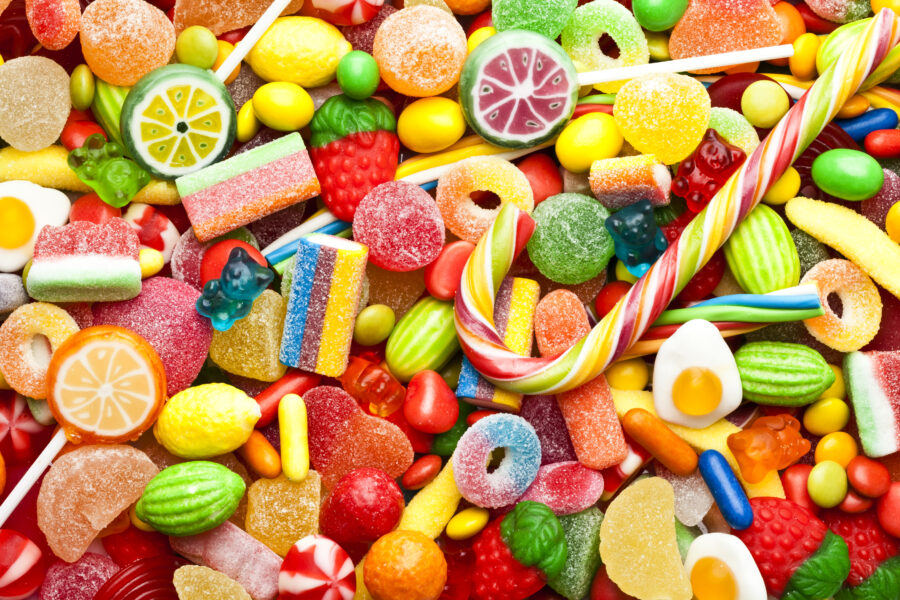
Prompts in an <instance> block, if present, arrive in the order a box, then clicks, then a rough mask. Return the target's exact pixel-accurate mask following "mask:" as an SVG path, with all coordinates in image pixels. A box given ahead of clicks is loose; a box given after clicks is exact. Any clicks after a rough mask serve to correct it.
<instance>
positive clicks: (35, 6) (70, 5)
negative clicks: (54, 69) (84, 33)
mask: <svg viewBox="0 0 900 600" xmlns="http://www.w3.org/2000/svg"><path fill="white" fill-rule="evenodd" d="M25 14H26V16H27V17H28V24H29V25H31V32H32V33H33V34H34V37H36V38H37V40H38V41H39V42H40V43H41V45H42V46H43V47H44V48H47V49H48V50H62V49H63V48H65V47H66V46H68V45H69V44H70V43H71V42H72V40H74V39H75V36H76V35H78V29H79V27H80V26H81V6H80V5H79V3H78V0H25Z"/></svg>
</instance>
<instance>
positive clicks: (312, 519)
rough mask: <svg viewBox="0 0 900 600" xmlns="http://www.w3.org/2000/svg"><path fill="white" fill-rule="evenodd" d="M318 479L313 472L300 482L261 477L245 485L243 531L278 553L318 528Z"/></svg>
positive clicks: (319, 489) (286, 551)
mask: <svg viewBox="0 0 900 600" xmlns="http://www.w3.org/2000/svg"><path fill="white" fill-rule="evenodd" d="M321 493H322V480H321V478H320V477H319V474H318V473H316V472H315V471H310V472H309V476H308V477H307V478H306V479H304V480H303V481H288V479H287V478H286V477H285V476H284V474H281V475H279V476H278V477H276V478H275V479H266V478H265V477H262V478H260V479H257V480H256V481H254V482H253V484H251V485H250V487H249V488H247V517H246V520H245V529H246V531H247V533H249V534H250V535H252V536H253V537H255V538H256V539H258V540H259V541H261V542H262V543H263V544H265V545H266V546H268V547H269V548H271V549H272V551H273V552H275V553H276V554H278V555H279V556H282V557H283V556H284V555H285V554H287V553H288V550H290V549H291V546H293V545H294V543H296V541H297V540H299V539H301V538H304V537H306V536H308V535H311V534H314V533H316V532H317V531H318V530H319V506H320V504H321V500H322V498H321Z"/></svg>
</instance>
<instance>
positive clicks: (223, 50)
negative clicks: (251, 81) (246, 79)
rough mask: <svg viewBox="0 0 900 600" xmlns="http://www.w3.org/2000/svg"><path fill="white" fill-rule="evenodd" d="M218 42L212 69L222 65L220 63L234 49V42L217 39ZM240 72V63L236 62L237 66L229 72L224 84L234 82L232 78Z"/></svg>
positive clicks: (235, 77)
mask: <svg viewBox="0 0 900 600" xmlns="http://www.w3.org/2000/svg"><path fill="white" fill-rule="evenodd" d="M217 42H218V44H219V54H218V55H216V62H215V64H214V65H213V68H212V70H213V71H215V70H216V69H218V68H219V67H221V66H222V63H223V62H225V59H226V58H228V55H229V54H231V53H232V51H234V44H230V43H228V42H226V41H225V40H217ZM240 73H241V63H238V66H236V67H235V68H234V71H232V72H231V75H229V76H228V77H227V78H226V79H225V81H224V83H225V85H230V84H232V83H234V80H235V79H237V76H238V75H239V74H240Z"/></svg>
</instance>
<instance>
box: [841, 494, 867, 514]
mask: <svg viewBox="0 0 900 600" xmlns="http://www.w3.org/2000/svg"><path fill="white" fill-rule="evenodd" d="M873 504H875V501H874V500H872V499H871V498H866V497H865V496H861V495H860V494H858V493H856V491H855V490H848V491H847V495H846V496H844V499H843V500H841V503H840V504H838V510H842V511H844V512H845V513H850V514H854V515H856V514H859V513H864V512H866V511H867V510H869V509H870V508H872V505H873Z"/></svg>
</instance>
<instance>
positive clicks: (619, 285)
mask: <svg viewBox="0 0 900 600" xmlns="http://www.w3.org/2000/svg"><path fill="white" fill-rule="evenodd" d="M663 231H665V230H663ZM669 243H670V244H671V243H672V242H671V240H670V241H669ZM630 289H631V284H630V283H628V282H627V281H613V282H611V283H607V284H606V285H604V286H603V289H601V290H600V293H599V294H597V298H596V299H595V300H594V310H595V311H596V312H597V318H599V319H602V318H603V317H605V316H606V313H608V312H609V311H611V310H612V309H613V307H614V306H615V305H616V303H617V302H618V301H619V300H621V299H622V297H623V296H624V295H625V294H627V293H628V290H630Z"/></svg>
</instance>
